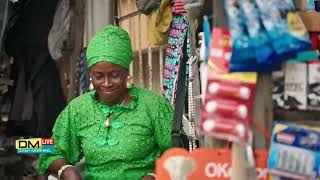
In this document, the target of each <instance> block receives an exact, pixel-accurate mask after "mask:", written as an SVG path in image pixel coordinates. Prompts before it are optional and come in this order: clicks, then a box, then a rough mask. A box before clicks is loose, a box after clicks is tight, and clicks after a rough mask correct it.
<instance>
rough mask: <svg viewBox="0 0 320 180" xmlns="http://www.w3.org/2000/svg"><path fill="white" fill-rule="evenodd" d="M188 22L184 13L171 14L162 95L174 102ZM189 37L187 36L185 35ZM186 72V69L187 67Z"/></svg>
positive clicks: (188, 46)
mask: <svg viewBox="0 0 320 180" xmlns="http://www.w3.org/2000/svg"><path fill="white" fill-rule="evenodd" d="M188 29H189V22H188V20H187V16H186V14H181V15H178V14H175V12H174V14H173V18H172V23H171V26H170V35H169V40H168V48H167V50H166V60H165V67H164V73H163V95H164V96H165V97H166V98H167V99H168V100H169V101H170V102H171V104H174V101H175V94H176V82H177V75H178V70H179V63H180V61H181V59H182V56H183V52H182V46H183V42H184V38H185V37H186V33H188ZM187 37H189V36H187ZM187 42H188V44H187V54H188V58H189V57H190V43H189V39H188V41H187ZM187 74H188V69H187Z"/></svg>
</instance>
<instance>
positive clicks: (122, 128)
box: [39, 25, 173, 180]
mask: <svg viewBox="0 0 320 180" xmlns="http://www.w3.org/2000/svg"><path fill="white" fill-rule="evenodd" d="M87 59H88V67H89V68H90V76H91V78H92V79H91V82H92V84H93V86H94V89H95V90H94V91H91V92H89V93H86V94H83V95H81V96H79V97H77V98H75V99H74V100H72V101H71V102H70V103H69V105H68V106H67V107H66V108H65V109H64V110H63V112H62V113H61V114H60V116H59V117H58V119H57V121H56V123H55V126H54V128H53V138H54V143H55V152H54V153H53V154H46V155H41V157H40V165H39V172H40V173H41V174H43V173H45V172H47V173H51V174H57V175H60V177H61V179H80V174H79V172H77V170H76V169H75V168H74V167H73V166H71V165H73V164H75V163H76V162H78V161H79V160H80V159H81V158H82V157H83V156H84V158H85V171H84V177H85V179H86V180H90V179H93V180H100V179H101V180H109V179H110V180H112V179H120V180H121V179H128V180H129V179H130V180H135V179H137V180H138V179H145V180H146V179H154V177H153V176H152V175H151V174H150V173H152V172H154V168H155V160H156V159H157V158H159V157H160V155H161V154H162V153H163V152H164V151H165V150H167V149H168V148H170V147H171V145H172V144H171V128H172V116H173V111H172V107H171V106H170V104H169V103H168V102H167V101H166V100H165V99H164V98H163V97H161V96H159V95H157V94H155V93H153V92H151V91H149V90H145V89H141V88H137V87H134V86H133V87H128V86H127V76H128V67H129V64H130V62H131V60H132V48H131V42H130V38H129V36H128V33H127V32H126V31H124V30H122V29H121V28H118V27H115V26H110V25H109V26H106V27H105V28H103V29H102V30H101V31H100V32H98V33H97V34H96V35H95V36H94V37H93V39H92V40H91V42H90V44H89V45H88V49H87Z"/></svg>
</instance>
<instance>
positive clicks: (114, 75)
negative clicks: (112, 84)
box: [111, 72, 120, 78]
mask: <svg viewBox="0 0 320 180" xmlns="http://www.w3.org/2000/svg"><path fill="white" fill-rule="evenodd" d="M111 77H112V78H119V77H120V73H118V72H113V73H111Z"/></svg>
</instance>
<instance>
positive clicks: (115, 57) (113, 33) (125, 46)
mask: <svg viewBox="0 0 320 180" xmlns="http://www.w3.org/2000/svg"><path fill="white" fill-rule="evenodd" d="M87 60H88V61H87V63H88V67H89V68H90V67H92V66H93V65H94V64H96V63H98V62H111V63H113V64H118V65H120V66H122V67H124V68H126V69H128V68H129V65H130V63H131V61H132V47H131V40H130V37H129V34H128V33H127V32H126V31H125V30H123V29H122V28H120V27H117V26H112V25H107V26H105V27H104V28H103V29H102V30H100V31H99V32H97V33H96V35H95V36H94V37H93V38H92V40H91V41H90V43H89V45H88V48H87Z"/></svg>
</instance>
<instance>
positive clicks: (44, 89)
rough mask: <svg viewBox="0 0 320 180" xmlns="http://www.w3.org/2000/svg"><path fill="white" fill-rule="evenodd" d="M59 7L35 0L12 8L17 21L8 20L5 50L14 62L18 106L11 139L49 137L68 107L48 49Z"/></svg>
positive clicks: (10, 118) (15, 100)
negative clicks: (17, 137) (51, 30)
mask: <svg viewBox="0 0 320 180" xmlns="http://www.w3.org/2000/svg"><path fill="white" fill-rule="evenodd" d="M56 5H57V1H55V0H53V1H43V0H32V1H19V2H17V3H16V4H14V5H13V7H12V8H13V9H15V15H14V17H15V18H12V17H10V18H9V19H11V21H10V22H8V29H7V31H6V32H7V33H6V36H5V38H4V39H5V43H4V48H5V51H6V53H7V54H8V55H9V56H12V57H13V59H14V63H13V64H12V71H11V73H12V74H11V78H12V79H14V82H15V87H14V91H15V96H17V97H18V98H13V99H14V102H13V104H16V105H17V106H14V107H12V109H11V115H12V113H16V115H17V116H10V117H9V122H8V124H9V128H8V129H9V132H8V134H9V135H21V136H35V137H50V136H51V130H52V127H53V125H54V122H55V119H56V118H57V116H58V115H59V113H60V112H61V111H62V109H63V108H64V107H65V105H66V102H65V98H64V94H63V92H62V88H61V84H60V78H59V73H58V69H57V66H56V63H55V61H54V60H53V59H52V58H51V57H50V54H49V50H48V47H47V46H48V33H49V30H50V28H51V26H52V21H53V16H54V12H55V8H56ZM21 73H23V74H21ZM18 77H20V80H19V81H18ZM21 77H22V79H21ZM20 83H23V84H20ZM21 96H23V98H19V97H21ZM20 112H21V113H20Z"/></svg>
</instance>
